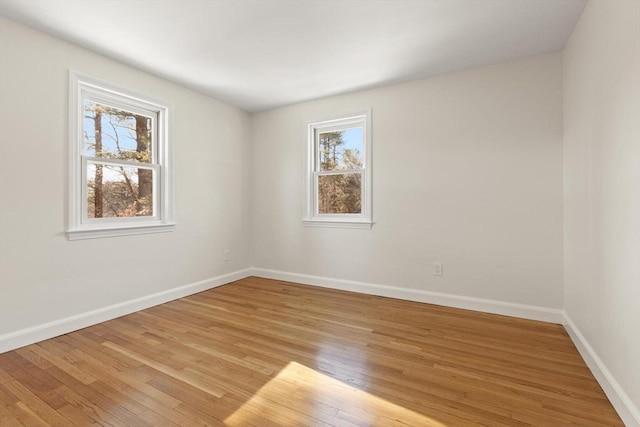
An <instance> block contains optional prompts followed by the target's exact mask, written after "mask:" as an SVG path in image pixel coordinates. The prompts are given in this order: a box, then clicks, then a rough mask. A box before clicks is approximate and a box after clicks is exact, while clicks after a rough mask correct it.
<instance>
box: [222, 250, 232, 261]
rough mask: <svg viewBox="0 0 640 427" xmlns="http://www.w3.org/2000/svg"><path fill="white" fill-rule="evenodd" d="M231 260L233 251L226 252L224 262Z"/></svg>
mask: <svg viewBox="0 0 640 427" xmlns="http://www.w3.org/2000/svg"><path fill="white" fill-rule="evenodd" d="M230 259H231V249H225V250H224V260H225V261H229V260H230Z"/></svg>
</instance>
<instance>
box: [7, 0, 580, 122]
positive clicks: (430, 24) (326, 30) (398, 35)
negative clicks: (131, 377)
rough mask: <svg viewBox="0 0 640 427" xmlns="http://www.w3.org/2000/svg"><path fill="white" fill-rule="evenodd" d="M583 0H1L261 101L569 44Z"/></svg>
mask: <svg viewBox="0 0 640 427" xmlns="http://www.w3.org/2000/svg"><path fill="white" fill-rule="evenodd" d="M584 6H585V1H584V0H423V1H418V0H416V1H402V0H395V1H394V0H389V1H370V0H333V1H332V0H324V1H321V0H254V1H250V0H217V1H213V0H211V1H207V0H93V1H90V0H0V13H2V14H3V15H5V16H8V17H10V18H13V19H16V20H18V21H22V22H24V23H26V24H28V25H32V26H34V27H36V28H39V29H42V30H44V31H47V32H50V33H52V34H54V35H57V36H59V37H61V38H63V39H66V40H69V41H71V42H73V43H77V44H79V45H82V46H85V47H88V48H90V49H92V50H95V51H97V52H100V53H102V54H104V55H107V56H110V57H113V58H116V59H118V60H120V61H122V62H125V63H128V64H131V65H133V66H136V67H138V68H140V69H143V70H146V71H148V72H151V73H153V74H156V75H159V76H162V77H164V78H167V79H170V80H173V81H176V82H179V83H181V84H183V85H186V86H189V87H192V88H194V89H196V90H198V91H200V92H204V93H206V94H209V95H211V96H213V97H215V98H217V99H219V100H222V101H225V102H228V103H230V104H232V105H235V106H238V107H240V108H243V109H245V110H247V111H260V110H265V109H269V108H273V107H278V106H283V105H287V104H293V103H296V102H301V101H305V100H310V99H315V98H320V97H324V96H328V95H334V94H338V93H344V92H349V91H353V90H357V89H362V88H369V87H374V86H381V85H386V84H389V83H393V82H400V81H406V80H411V79H416V78H420V77H427V76H433V75H437V74H442V73H446V72H450V71H456V70H462V69H466V68H471V67H476V66H480V65H485V64H490V63H496V62H501V61H507V60H511V59H516V58H522V57H526V56H531V55H537V54H541V53H547V52H554V51H559V50H561V49H562V48H563V47H564V44H565V42H566V41H567V38H568V37H569V35H570V34H571V31H572V30H573V27H574V26H575V23H576V22H577V20H578V18H579V17H580V14H581V13H582V10H583V8H584Z"/></svg>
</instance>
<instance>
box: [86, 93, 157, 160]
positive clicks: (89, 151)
mask: <svg viewBox="0 0 640 427" xmlns="http://www.w3.org/2000/svg"><path fill="white" fill-rule="evenodd" d="M82 123H83V134H84V151H85V154H86V155H88V156H95V157H106V158H109V159H122V160H132V161H136V162H143V163H151V162H152V160H153V153H152V145H153V143H152V141H153V135H152V130H153V119H152V118H151V117H147V116H142V115H140V114H135V113H132V112H129V111H125V110H122V109H119V108H114V107H110V106H108V105H104V104H99V103H97V102H93V101H89V100H85V101H84V118H83V120H82Z"/></svg>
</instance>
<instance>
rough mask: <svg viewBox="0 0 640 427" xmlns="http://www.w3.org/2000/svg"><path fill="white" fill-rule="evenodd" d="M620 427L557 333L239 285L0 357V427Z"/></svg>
mask: <svg viewBox="0 0 640 427" xmlns="http://www.w3.org/2000/svg"><path fill="white" fill-rule="evenodd" d="M569 424H572V425H588V426H614V425H623V424H622V422H621V420H620V419H619V417H618V416H617V414H616V413H615V411H614V409H613V408H612V406H611V404H610V403H609V401H608V400H607V398H606V397H605V395H604V393H603V392H602V390H601V388H600V387H599V385H598V383H597V382H596V380H595V379H594V378H593V376H592V375H591V373H590V372H589V369H588V368H587V367H586V365H585V363H584V361H583V360H582V359H581V358H580V356H579V355H578V352H577V351H576V349H575V347H574V346H573V344H572V342H571V340H570V339H569V337H568V335H567V334H566V332H565V331H564V329H563V327H562V326H560V325H555V324H549V323H542V322H534V321H528V320H522V319H516V318H510V317H504V316H497V315H490V314H483V313H477V312H472V311H465V310H458V309H451V308H445V307H440V306H434V305H427V304H420V303H411V302H406V301H399V300H393V299H388V298H380V297H374V296H368V295H360V294H355V293H348V292H341V291H335V290H328V289H322V288H314V287H309V286H303V285H297V284H293V283H286V282H278V281H272V280H266V279H258V278H248V279H244V280H241V281H238V282H235V283H232V284H229V285H226V286H222V287H219V288H216V289H213V290H210V291H207V292H202V293H200V294H196V295H193V296H190V297H187V298H184V299H181V300H177V301H173V302H170V303H168V304H164V305H160V306H157V307H153V308H150V309H148V310H144V311H141V312H137V313H134V314H131V315H128V316H124V317H121V318H119V319H115V320H111V321H108V322H105V323H102V324H99V325H96V326H92V327H89V328H86V329H83V330H80V331H77V332H73V333H70V334H67V335H63V336H60V337H57V338H53V339H50V340H47V341H43V342H40V343H38V344H34V345H30V346H27V347H23V348H21V349H18V350H15V351H11V352H7V353H4V354H2V355H0V425H2V426H21V425H25V426H44V425H52V426H74V425H75V426H86V425H105V426H205V425H213V426H217V425H220V426H223V425H224V426H257V427H268V426H420V427H422V426H465V425H474V426H475V425H483V426H527V425H535V426H561V425H569Z"/></svg>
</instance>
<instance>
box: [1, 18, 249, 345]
mask: <svg viewBox="0 0 640 427" xmlns="http://www.w3.org/2000/svg"><path fill="white" fill-rule="evenodd" d="M1 19H2V20H1V21H0V31H1V33H0V99H1V100H0V121H1V123H0V203H1V210H0V234H1V238H0V335H1V334H4V333H9V332H15V331H18V330H21V329H23V328H27V327H32V326H35V325H41V324H44V323H46V322H51V321H57V320H60V319H64V318H67V317H69V316H74V315H78V314H82V313H85V312H88V311H91V310H95V309H99V308H103V307H107V306H109V305H112V304H118V303H121V302H124V301H129V300H131V299H133V298H138V297H144V296H147V295H150V294H154V293H157V292H160V291H164V290H168V289H172V288H176V287H178V286H183V285H187V284H191V283H193V282H197V281H200V280H206V279H209V278H211V277H215V276H219V275H221V274H224V273H228V272H231V271H236V270H239V269H242V268H247V267H249V266H250V254H249V246H250V245H249V238H250V236H249V216H248V215H249V199H248V197H249V189H248V173H249V169H248V167H247V163H246V159H247V158H249V154H248V149H249V136H250V128H249V126H250V123H249V116H248V114H246V113H244V112H242V111H240V110H238V109H235V108H232V107H229V106H227V105H224V104H222V103H220V102H217V101H215V100H213V99H211V98H209V97H206V96H203V95H200V94H198V93H196V92H193V91H190V90H187V89H184V88H182V87H180V86H177V85H175V84H172V83H169V82H167V81H164V80H161V79H159V78H156V77H153V76H150V75H149V74H146V73H143V72H141V71H138V70H136V69H134V68H131V67H128V66H125V65H123V64H121V63H118V62H115V61H113V60H110V59H107V58H105V57H103V56H100V55H97V54H94V53H91V52H89V51H87V50H84V49H81V48H79V47H76V46H73V45H70V44H67V43H65V42H62V41H60V40H59V39H56V38H53V37H50V36H48V35H45V34H43V33H41V32H38V31H35V30H32V29H30V28H28V27H25V26H22V25H20V24H17V23H15V22H14V21H10V20H7V19H4V18H1ZM69 69H73V70H75V71H78V72H81V73H84V74H87V75H90V76H93V77H96V78H99V79H101V80H104V81H108V82H110V83H113V84H116V85H120V86H123V87H128V88H131V89H133V90H135V91H137V92H141V93H147V94H149V95H151V96H154V97H158V98H161V99H165V100H167V101H169V102H172V103H173V104H174V106H175V121H174V137H175V138H174V141H173V143H174V147H175V162H176V177H175V182H176V208H177V209H176V218H177V222H178V225H177V227H176V230H175V231H174V232H171V233H161V234H151V235H143V236H128V237H117V238H106V239H93V240H82V241H73V242H71V241H68V240H67V239H66V236H65V233H64V231H65V229H66V219H67V216H66V212H67V170H66V165H67V163H68V160H67V159H68V142H67V137H68V132H67V126H68V101H67V100H68V71H69ZM226 248H229V249H231V250H232V258H231V260H230V261H229V262H224V261H223V251H224V249H226Z"/></svg>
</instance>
